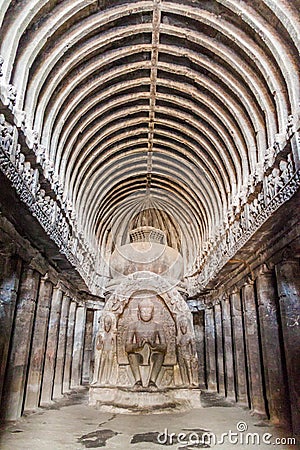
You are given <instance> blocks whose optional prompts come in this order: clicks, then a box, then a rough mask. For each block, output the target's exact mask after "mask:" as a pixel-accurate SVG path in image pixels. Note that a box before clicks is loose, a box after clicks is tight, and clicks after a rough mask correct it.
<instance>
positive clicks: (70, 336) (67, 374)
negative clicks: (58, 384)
mask: <svg viewBox="0 0 300 450" xmlns="http://www.w3.org/2000/svg"><path fill="white" fill-rule="evenodd" d="M76 307H77V304H76V303H75V302H74V301H71V304H70V309H69V319H68V330H67V343H66V357H65V368H64V378H63V394H64V393H65V392H69V391H70V383H71V364H72V352H73V341H74V327H75V314H76Z"/></svg>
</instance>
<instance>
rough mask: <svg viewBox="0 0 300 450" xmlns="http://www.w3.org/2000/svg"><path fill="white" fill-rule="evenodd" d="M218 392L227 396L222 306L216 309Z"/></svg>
mask: <svg viewBox="0 0 300 450" xmlns="http://www.w3.org/2000/svg"><path fill="white" fill-rule="evenodd" d="M214 319H215V330H216V360H217V384H218V392H219V393H220V394H223V395H225V371H224V348H223V329H222V312H221V305H220V304H217V305H215V307H214Z"/></svg>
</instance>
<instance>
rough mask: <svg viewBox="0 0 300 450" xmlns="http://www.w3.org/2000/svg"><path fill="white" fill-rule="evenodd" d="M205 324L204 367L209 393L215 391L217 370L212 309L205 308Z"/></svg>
mask: <svg viewBox="0 0 300 450" xmlns="http://www.w3.org/2000/svg"><path fill="white" fill-rule="evenodd" d="M204 322H205V328H204V331H205V365H206V383H207V389H208V390H210V391H216V390H217V369H216V343H215V324H214V314H213V309H212V308H206V309H205V312H204Z"/></svg>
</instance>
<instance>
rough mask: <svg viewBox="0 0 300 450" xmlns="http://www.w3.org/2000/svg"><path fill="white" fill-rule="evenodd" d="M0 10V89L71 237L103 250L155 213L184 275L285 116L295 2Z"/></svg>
mask: <svg viewBox="0 0 300 450" xmlns="http://www.w3.org/2000/svg"><path fill="white" fill-rule="evenodd" d="M0 6H1V12H0V23H2V27H1V34H0V42H1V47H0V54H1V55H2V56H3V58H4V64H3V69H2V70H3V77H4V78H3V79H4V81H5V82H6V83H8V84H13V85H14V86H15V87H16V88H17V92H18V95H17V100H16V106H15V108H16V110H22V111H23V110H24V111H25V112H26V126H27V128H28V129H34V130H35V131H36V132H37V133H38V137H39V141H40V143H41V144H42V145H43V146H44V147H45V152H48V156H49V158H50V160H51V161H52V163H53V167H54V172H55V174H56V175H57V177H58V178H59V180H60V182H61V184H62V186H63V189H64V197H65V199H67V200H68V202H69V204H70V205H72V208H73V210H74V214H75V216H76V219H77V225H78V229H79V230H80V231H81V232H82V233H83V234H84V235H85V236H86V237H87V238H88V240H89V242H91V243H92V245H93V246H94V248H102V249H106V250H109V246H111V245H112V241H113V240H114V239H115V236H112V233H113V232H114V233H115V234H116V235H120V236H122V230H123V229H124V227H125V226H127V225H128V223H130V221H133V222H134V217H137V216H138V215H139V214H140V211H141V210H142V209H143V208H150V209H151V210H153V209H157V210H160V211H163V213H162V214H161V216H160V217H161V220H162V221H163V220H164V218H165V217H172V218H173V219H172V220H174V223H175V224H176V227H175V228H176V230H178V229H180V231H181V238H180V239H181V241H182V242H181V245H180V248H181V249H182V252H183V256H184V257H185V260H186V264H187V266H188V265H191V264H192V263H193V261H194V259H195V258H196V255H197V254H198V253H199V249H200V247H201V243H202V242H204V241H206V240H208V239H209V238H210V237H211V236H212V235H213V233H214V232H216V230H217V229H218V227H220V226H223V225H224V222H225V223H226V220H227V212H228V210H229V209H230V206H231V204H232V202H233V201H234V198H235V197H236V196H238V195H240V192H241V191H242V190H243V189H245V188H246V187H247V184H248V181H249V176H258V172H259V168H260V167H261V165H262V162H263V159H264V154H265V152H266V149H267V148H269V147H271V146H272V145H273V144H274V141H275V140H276V139H280V135H281V134H282V135H283V134H285V132H286V126H287V122H288V116H289V115H290V114H297V113H298V111H299V71H298V67H299V46H300V45H299V29H300V19H299V10H300V2H299V1H298V0H293V1H291V0H244V1H238V0H184V1H181V2H179V1H175V0H168V1H167V0H153V1H149V0H145V1H129V0H128V1H126V2H125V1H122V0H116V1H111V0H98V1H94V0H50V1H46V0H12V1H8V0H0ZM157 220H158V221H159V219H157ZM126 224H127V225H126ZM113 230H115V231H113Z"/></svg>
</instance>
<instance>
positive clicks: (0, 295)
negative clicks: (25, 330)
mask: <svg viewBox="0 0 300 450" xmlns="http://www.w3.org/2000/svg"><path fill="white" fill-rule="evenodd" d="M21 266H22V263H21V260H20V259H19V258H18V257H17V256H10V255H7V256H3V255H2V257H1V259H0V330H1V332H0V402H1V397H2V390H3V384H4V377H5V370H6V364H7V358H8V351H9V342H10V336H11V333H12V326H13V320H14V315H15V307H16V300H17V292H18V287H19V280H20V276H21Z"/></svg>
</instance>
